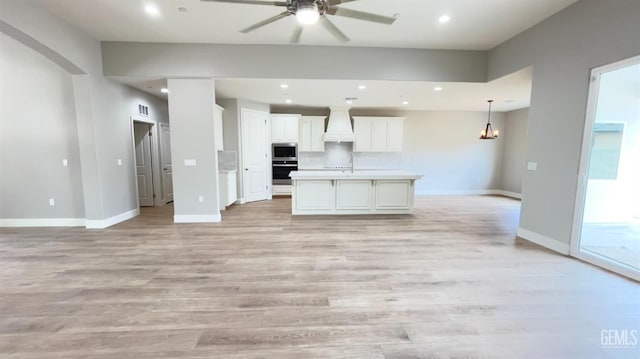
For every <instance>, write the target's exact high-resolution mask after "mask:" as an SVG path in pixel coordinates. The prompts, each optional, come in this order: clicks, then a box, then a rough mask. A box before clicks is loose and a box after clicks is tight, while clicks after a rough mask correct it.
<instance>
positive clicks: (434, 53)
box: [102, 42, 487, 82]
mask: <svg viewBox="0 0 640 359" xmlns="http://www.w3.org/2000/svg"><path fill="white" fill-rule="evenodd" d="M102 51H103V61H104V74H105V75H107V76H130V77H155V76H161V77H213V78H233V77H244V78H296V79H369V80H404V81H439V82H449V81H451V82H484V81H486V77H487V52H486V51H461V50H422V49H397V48H394V49H390V48H368V47H345V46H340V47H336V46H290V45H214V44H167V43H132V42H103V43H102ZM176 54H180V56H176ZM310 69H312V70H311V71H310Z"/></svg>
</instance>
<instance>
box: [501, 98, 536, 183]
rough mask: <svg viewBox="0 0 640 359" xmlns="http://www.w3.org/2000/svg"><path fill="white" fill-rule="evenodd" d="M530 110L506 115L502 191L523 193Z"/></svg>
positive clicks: (502, 133) (525, 109)
mask: <svg viewBox="0 0 640 359" xmlns="http://www.w3.org/2000/svg"><path fill="white" fill-rule="evenodd" d="M528 125H529V109H528V108H523V109H521V110H516V111H510V112H507V113H505V120H504V127H503V128H501V129H500V132H501V137H502V138H503V139H504V148H503V150H502V181H501V185H500V189H502V190H503V191H507V192H512V193H517V194H521V193H522V178H523V176H524V171H525V168H526V161H527V156H526V154H527V127H528Z"/></svg>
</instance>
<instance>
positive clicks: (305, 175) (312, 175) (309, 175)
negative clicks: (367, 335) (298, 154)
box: [289, 170, 424, 180]
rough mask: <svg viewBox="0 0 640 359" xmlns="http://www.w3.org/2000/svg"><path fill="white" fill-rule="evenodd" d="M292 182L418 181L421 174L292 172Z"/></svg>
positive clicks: (396, 172) (390, 172) (347, 171)
mask: <svg viewBox="0 0 640 359" xmlns="http://www.w3.org/2000/svg"><path fill="white" fill-rule="evenodd" d="M289 177H291V179H294V180H305V179H372V180H373V179H413V180H416V179H420V178H422V177H424V176H423V175H422V174H419V173H414V172H408V171H399V170H365V171H358V170H355V171H353V172H351V170H342V171H294V172H291V174H290V175H289Z"/></svg>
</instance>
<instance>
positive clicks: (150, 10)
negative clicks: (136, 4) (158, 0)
mask: <svg viewBox="0 0 640 359" xmlns="http://www.w3.org/2000/svg"><path fill="white" fill-rule="evenodd" d="M144 11H145V12H146V13H147V14H149V16H151V17H158V16H160V9H158V7H157V6H156V5H155V4H146V5H145V6H144Z"/></svg>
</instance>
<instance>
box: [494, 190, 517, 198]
mask: <svg viewBox="0 0 640 359" xmlns="http://www.w3.org/2000/svg"><path fill="white" fill-rule="evenodd" d="M493 194H496V195H499V196H504V197H509V198H515V199H522V193H516V192H511V191H503V190H500V189H496V190H493Z"/></svg>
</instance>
